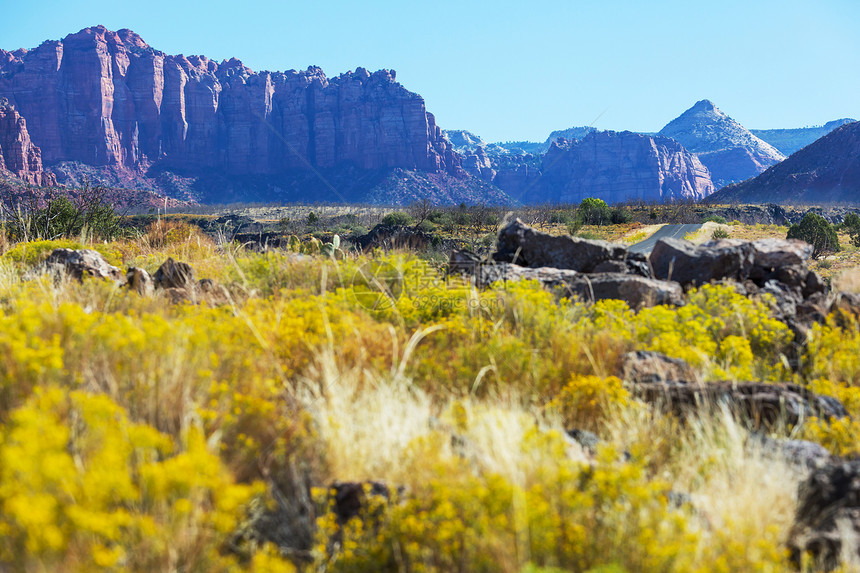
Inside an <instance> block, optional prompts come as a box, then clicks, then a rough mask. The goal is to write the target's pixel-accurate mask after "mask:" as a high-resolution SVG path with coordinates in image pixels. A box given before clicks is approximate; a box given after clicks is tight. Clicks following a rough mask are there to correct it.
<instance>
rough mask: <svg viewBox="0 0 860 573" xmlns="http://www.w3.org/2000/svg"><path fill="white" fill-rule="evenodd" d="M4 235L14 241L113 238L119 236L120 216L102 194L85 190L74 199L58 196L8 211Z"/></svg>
mask: <svg viewBox="0 0 860 573" xmlns="http://www.w3.org/2000/svg"><path fill="white" fill-rule="evenodd" d="M10 214H11V217H10V220H9V221H7V222H6V232H7V233H8V234H9V236H10V237H11V238H12V239H15V240H23V241H28V240H33V239H45V240H53V239H61V238H72V237H81V236H82V235H90V236H94V237H96V238H99V239H108V240H109V239H113V238H115V237H117V236H118V235H119V234H120V226H119V224H120V220H121V219H122V217H121V216H120V215H119V214H117V212H116V211H115V210H114V208H113V205H111V204H110V203H108V202H107V201H106V200H105V198H104V191H102V190H99V189H96V190H90V189H88V188H85V189H83V190H80V191H79V195H77V196H75V197H67V196H65V195H59V196H56V197H53V198H49V199H48V200H47V203H46V204H45V205H44V206H42V207H38V206H36V205H35V204H31V205H29V206H24V207H23V208H22V209H19V210H16V211H13V212H10Z"/></svg>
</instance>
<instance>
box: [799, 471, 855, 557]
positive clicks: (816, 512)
mask: <svg viewBox="0 0 860 573" xmlns="http://www.w3.org/2000/svg"><path fill="white" fill-rule="evenodd" d="M798 498H799V502H798V506H797V513H796V514H795V523H794V525H793V527H792V529H791V532H790V533H789V539H788V547H789V550H790V551H791V557H792V560H793V561H794V562H795V564H797V565H799V564H800V562H801V559H802V556H803V555H804V554H806V553H809V554H811V556H812V558H813V559H814V560H815V561H816V563H818V564H820V566H823V568H824V570H825V571H830V570H832V569H835V568H836V567H837V566H838V565H839V561H840V557H841V556H842V553H843V550H850V551H851V552H853V553H854V554H855V556H860V546H858V544H857V543H856V540H857V539H858V538H860V461H856V460H855V461H839V462H836V463H832V464H828V465H825V466H824V467H822V468H818V469H814V470H813V471H812V472H811V473H810V474H809V477H808V478H807V479H806V481H805V482H804V483H802V484H801V485H800V489H799V491H798ZM846 534H848V535H846ZM852 537H853V539H854V540H855V543H853V544H852V545H851V546H850V547H845V548H843V546H842V545H843V541H845V540H847V539H850V538H852Z"/></svg>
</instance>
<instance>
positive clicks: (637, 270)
mask: <svg viewBox="0 0 860 573" xmlns="http://www.w3.org/2000/svg"><path fill="white" fill-rule="evenodd" d="M624 263H625V265H626V266H627V272H628V273H630V274H631V275H639V276H640V277H645V278H646V279H653V278H654V273H652V272H651V264H650V263H649V262H648V256H647V255H645V253H635V252H633V251H628V252H627V258H626V259H624Z"/></svg>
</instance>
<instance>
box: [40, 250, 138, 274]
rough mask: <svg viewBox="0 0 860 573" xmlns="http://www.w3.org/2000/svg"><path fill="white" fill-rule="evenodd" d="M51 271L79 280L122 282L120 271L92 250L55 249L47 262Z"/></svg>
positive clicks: (46, 264)
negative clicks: (85, 277) (95, 279)
mask: <svg viewBox="0 0 860 573" xmlns="http://www.w3.org/2000/svg"><path fill="white" fill-rule="evenodd" d="M45 268H47V269H48V270H49V271H54V272H57V273H65V274H68V275H70V276H72V277H74V278H76V279H78V280H82V279H83V277H84V276H88V277H94V278H97V279H109V280H112V281H114V282H120V281H121V280H122V279H123V274H122V271H121V270H120V269H118V268H117V267H115V266H113V265H111V264H109V263H108V262H107V261H106V260H105V259H104V257H103V256H102V255H101V253H99V252H98V251H93V250H90V249H79V250H75V249H54V251H53V252H52V253H51V254H50V255H49V256H48V258H47V260H46V261H45Z"/></svg>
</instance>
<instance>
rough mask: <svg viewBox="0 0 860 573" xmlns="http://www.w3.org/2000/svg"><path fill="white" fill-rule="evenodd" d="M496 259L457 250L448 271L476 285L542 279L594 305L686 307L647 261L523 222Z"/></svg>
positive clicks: (502, 240)
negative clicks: (654, 275)
mask: <svg viewBox="0 0 860 573" xmlns="http://www.w3.org/2000/svg"><path fill="white" fill-rule="evenodd" d="M492 258H493V260H484V259H482V258H481V257H479V256H478V255H476V254H474V253H471V252H468V251H457V250H455V251H453V252H452V253H451V257H450V259H449V263H448V272H449V273H457V274H463V275H467V276H469V277H472V279H473V280H474V281H475V284H476V286H479V287H482V288H483V287H487V286H489V285H491V284H492V283H495V282H499V281H515V280H536V281H538V282H540V283H541V284H542V285H544V286H546V287H548V288H551V289H555V290H559V291H560V292H561V294H563V295H564V296H568V297H577V298H579V299H581V300H584V301H588V302H594V301H597V300H605V299H619V300H623V301H625V302H627V304H628V305H630V307H631V308H635V309H638V308H642V307H645V306H654V305H658V304H669V305H680V304H683V290H682V288H681V285H679V284H678V283H676V282H669V281H662V280H655V279H653V278H651V272H650V269H649V267H648V266H647V261H646V259H645V258H644V257H642V256H639V255H635V254H632V253H628V252H627V247H625V246H624V245H619V244H615V243H609V242H606V241H592V240H587V239H580V238H577V237H571V236H567V235H566V236H560V237H559V236H553V235H549V234H546V233H541V232H540V231H536V230H535V229H533V228H531V227H529V226H528V225H526V224H524V223H523V222H522V221H520V220H519V219H515V220H514V221H512V222H510V223H508V224H507V225H505V226H504V227H503V228H502V229H501V230H500V231H499V236H498V239H497V241H496V249H495V252H494V253H493V257H492Z"/></svg>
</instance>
